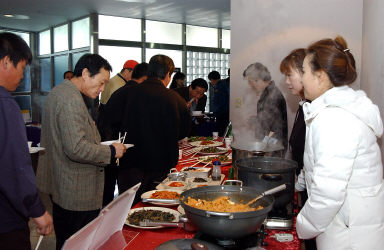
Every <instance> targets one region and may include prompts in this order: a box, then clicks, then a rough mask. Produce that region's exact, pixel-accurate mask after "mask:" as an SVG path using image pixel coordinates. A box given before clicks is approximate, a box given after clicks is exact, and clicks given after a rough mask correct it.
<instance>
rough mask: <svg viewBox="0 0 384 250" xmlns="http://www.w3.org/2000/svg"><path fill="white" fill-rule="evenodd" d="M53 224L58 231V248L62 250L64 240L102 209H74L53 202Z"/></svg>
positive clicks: (57, 249) (56, 231)
mask: <svg viewBox="0 0 384 250" xmlns="http://www.w3.org/2000/svg"><path fill="white" fill-rule="evenodd" d="M52 205H53V207H52V216H53V226H54V228H55V233H56V250H60V249H61V248H62V247H63V245H64V242H65V241H66V240H67V239H68V238H69V237H71V236H72V235H73V234H74V233H76V232H77V231H79V230H80V229H81V228H83V227H84V226H85V225H87V224H88V223H89V222H91V221H92V220H93V219H95V218H96V217H97V216H98V215H99V212H100V210H99V209H98V210H91V211H72V210H67V209H64V208H62V207H60V206H59V205H57V204H56V203H54V202H52Z"/></svg>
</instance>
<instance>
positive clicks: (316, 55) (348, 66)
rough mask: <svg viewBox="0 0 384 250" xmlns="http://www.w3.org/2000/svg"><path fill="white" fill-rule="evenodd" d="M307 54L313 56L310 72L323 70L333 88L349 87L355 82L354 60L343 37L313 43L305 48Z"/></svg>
mask: <svg viewBox="0 0 384 250" xmlns="http://www.w3.org/2000/svg"><path fill="white" fill-rule="evenodd" d="M307 54H309V55H313V56H312V59H311V62H310V65H311V69H312V71H313V72H316V71H319V70H323V71H324V72H325V73H327V75H328V77H329V79H330V81H331V82H332V84H333V85H334V86H336V87H339V86H343V85H349V84H352V83H353V82H354V81H355V80H356V77H357V72H356V66H355V59H354V57H353V55H352V54H351V52H350V50H349V48H348V46H347V42H346V41H345V40H344V38H343V37H341V36H337V37H336V38H335V39H334V40H332V39H323V40H320V41H318V42H315V43H313V44H311V45H310V46H309V47H308V48H307Z"/></svg>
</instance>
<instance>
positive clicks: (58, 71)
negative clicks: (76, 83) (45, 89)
mask: <svg viewBox="0 0 384 250" xmlns="http://www.w3.org/2000/svg"><path fill="white" fill-rule="evenodd" d="M54 62H55V63H54V65H55V86H57V85H59V84H61V83H62V82H63V81H64V77H63V75H64V72H65V71H67V70H68V55H62V56H55V57H54Z"/></svg>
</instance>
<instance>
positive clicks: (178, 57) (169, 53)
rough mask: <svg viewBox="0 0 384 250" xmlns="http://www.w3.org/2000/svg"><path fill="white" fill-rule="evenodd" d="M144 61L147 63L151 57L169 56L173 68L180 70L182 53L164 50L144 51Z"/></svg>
mask: <svg viewBox="0 0 384 250" xmlns="http://www.w3.org/2000/svg"><path fill="white" fill-rule="evenodd" d="M145 53H146V59H147V60H146V61H147V62H149V60H150V59H151V57H152V56H154V55H157V54H163V55H166V56H169V57H170V58H172V60H173V64H174V65H175V68H182V65H183V52H182V51H180V50H169V49H167V50H165V49H146V50H145Z"/></svg>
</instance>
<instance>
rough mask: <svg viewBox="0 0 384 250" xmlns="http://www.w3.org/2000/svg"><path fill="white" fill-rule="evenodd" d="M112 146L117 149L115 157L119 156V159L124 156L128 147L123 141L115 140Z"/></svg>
mask: <svg viewBox="0 0 384 250" xmlns="http://www.w3.org/2000/svg"><path fill="white" fill-rule="evenodd" d="M112 146H114V147H115V150H116V154H115V157H116V158H118V159H119V158H121V157H123V155H124V153H125V151H127V148H126V147H125V146H124V144H122V143H116V142H114V143H112Z"/></svg>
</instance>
